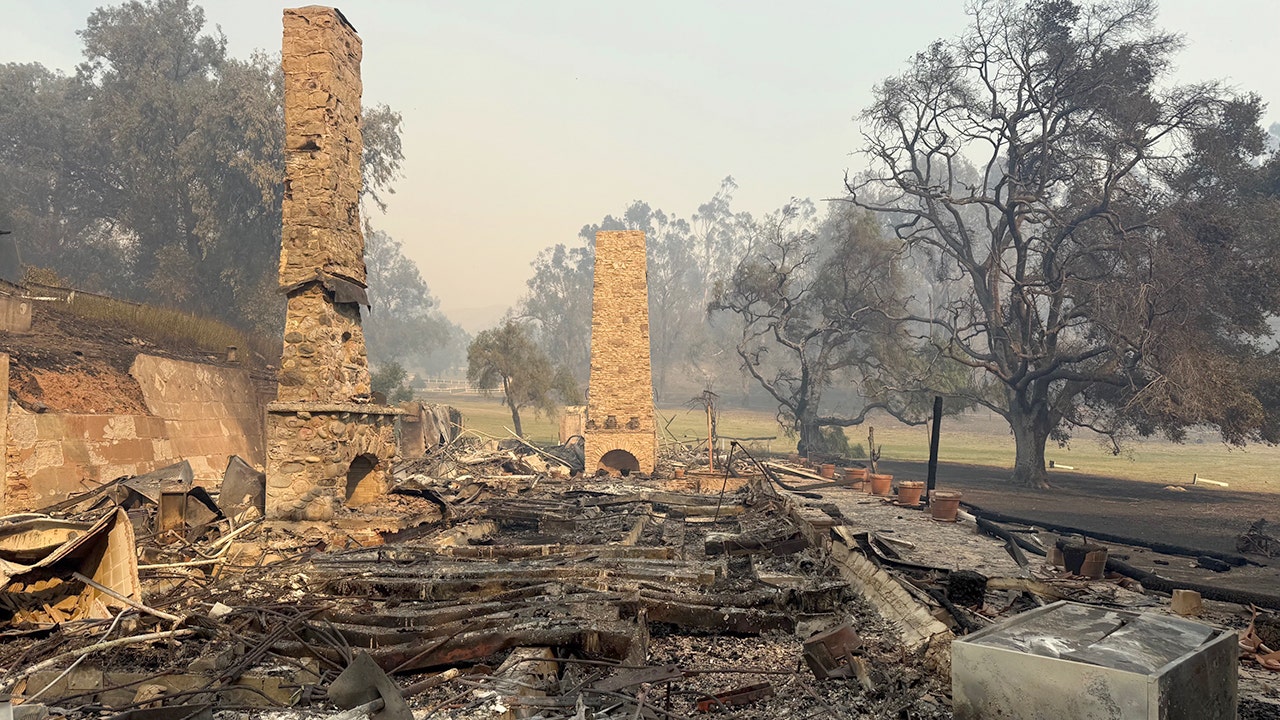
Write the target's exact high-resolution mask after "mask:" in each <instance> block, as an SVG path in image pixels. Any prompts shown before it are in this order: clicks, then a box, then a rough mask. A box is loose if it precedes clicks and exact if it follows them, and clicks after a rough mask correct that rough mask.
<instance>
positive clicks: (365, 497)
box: [347, 454, 382, 505]
mask: <svg viewBox="0 0 1280 720" xmlns="http://www.w3.org/2000/svg"><path fill="white" fill-rule="evenodd" d="M377 464H378V458H376V457H374V456H373V455H369V454H364V455H357V456H356V458H355V459H354V460H352V461H351V467H350V468H348V469H347V504H348V505H362V504H364V503H366V502H369V501H371V500H375V499H377V498H378V497H379V496H380V495H381V494H382V493H381V488H377V487H374V485H376V482H375V480H376V478H375V476H374V474H373V468H374V466H376V465H377Z"/></svg>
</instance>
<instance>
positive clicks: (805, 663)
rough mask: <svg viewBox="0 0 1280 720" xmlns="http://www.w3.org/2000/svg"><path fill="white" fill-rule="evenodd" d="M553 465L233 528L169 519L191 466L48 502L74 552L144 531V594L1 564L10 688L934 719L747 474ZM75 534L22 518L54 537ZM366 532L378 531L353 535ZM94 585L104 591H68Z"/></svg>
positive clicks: (818, 559) (137, 696)
mask: <svg viewBox="0 0 1280 720" xmlns="http://www.w3.org/2000/svg"><path fill="white" fill-rule="evenodd" d="M544 461H546V458H543V457H542V456H541V455H539V454H537V453H533V452H531V451H523V452H521V451H515V450H497V449H492V446H491V448H490V449H487V450H486V449H482V448H480V447H477V446H474V445H473V446H467V444H466V443H456V444H454V445H452V446H451V447H449V448H447V449H445V450H442V451H439V452H437V453H436V454H435V456H434V457H432V458H430V459H427V460H419V461H413V462H407V463H405V464H404V465H403V466H401V467H400V468H398V469H397V472H396V473H395V475H396V482H395V490H393V492H392V493H390V494H388V495H387V496H385V497H384V498H383V501H382V502H381V503H379V504H378V505H375V506H372V507H362V508H361V509H360V510H359V511H358V512H354V511H353V513H352V516H351V517H350V518H337V519H335V520H334V521H333V522H332V523H330V524H323V523H305V522H281V521H264V520H262V519H261V518H260V517H259V516H258V509H257V507H256V506H253V505H250V506H249V508H248V509H247V510H246V509H241V510H240V512H239V514H238V515H231V514H229V513H226V512H222V511H221V510H220V509H219V506H218V505H217V502H218V501H220V500H221V499H222V498H220V497H217V496H214V497H212V498H210V500H211V502H213V503H214V504H213V506H212V507H213V508H214V509H215V510H217V512H216V513H214V514H213V516H212V517H205V516H204V515H202V514H199V513H196V514H194V515H184V516H182V517H183V519H182V522H181V525H174V524H173V522H174V521H173V520H172V519H170V518H169V516H168V515H167V514H166V511H165V510H164V509H163V508H164V503H163V499H164V497H166V496H167V495H170V494H177V493H178V491H179V489H180V488H181V473H180V472H176V473H175V472H169V476H167V477H166V479H165V480H164V481H163V482H160V483H159V486H160V487H161V489H162V493H161V494H160V495H159V496H158V497H157V500H156V501H154V502H152V501H150V500H149V499H147V498H146V495H145V494H140V497H141V498H142V499H139V498H138V497H133V495H131V494H130V493H129V492H122V493H120V494H113V493H112V492H110V491H108V492H102V493H96V494H95V496H83V497H81V498H78V499H77V500H78V503H77V504H75V505H73V506H66V507H63V508H61V509H59V510H58V513H60V514H70V515H71V516H72V517H73V518H74V519H88V518H90V517H92V516H94V515H95V514H96V515H97V516H98V520H97V521H96V524H93V525H91V526H90V528H85V529H81V526H79V525H77V526H76V528H77V529H76V530H75V531H74V533H73V534H75V535H76V537H77V538H81V545H85V546H92V547H93V548H105V547H106V542H107V541H106V539H105V538H103V539H101V540H99V539H98V538H99V536H100V535H103V532H104V531H103V529H102V528H108V530H107V531H106V533H107V534H110V529H109V528H110V527H119V528H121V529H124V530H128V531H129V532H130V533H133V537H132V538H129V539H130V540H131V543H130V545H131V546H132V544H133V543H136V546H137V549H136V551H135V550H134V549H133V548H132V547H129V551H128V552H125V553H124V555H123V557H126V558H134V559H135V560H136V558H139V557H140V558H141V561H140V564H137V565H136V566H135V567H136V569H129V570H131V572H125V573H124V575H125V579H126V580H128V579H129V578H132V581H133V582H134V583H136V586H134V587H132V588H131V587H129V585H128V582H123V583H121V582H118V581H117V580H111V582H112V583H113V585H108V584H106V583H94V584H93V585H90V584H89V583H88V582H87V581H84V582H81V581H80V580H79V579H78V578H88V579H89V580H92V577H94V575H92V573H94V572H97V567H96V566H92V565H90V564H86V562H85V559H87V558H90V557H91V556H96V555H100V554H102V553H101V552H98V551H97V550H95V551H94V552H81V551H70V552H66V553H63V556H65V557H67V558H76V560H74V561H71V560H68V561H67V563H62V564H59V562H58V561H50V562H48V563H45V564H44V565H43V566H41V568H36V570H40V569H44V570H45V573H44V574H43V575H41V576H40V577H41V578H42V579H43V580H44V581H53V582H56V583H64V584H66V585H67V589H68V593H69V594H68V596H69V597H70V596H74V597H76V598H77V599H76V600H75V601H74V603H75V604H76V607H79V606H86V607H88V606H90V605H93V607H94V610H93V611H92V612H78V613H72V612H69V611H68V610H69V609H70V608H71V607H72V603H70V602H69V601H59V602H60V604H57V606H55V604H48V603H46V602H45V601H44V598H43V596H40V595H38V594H35V593H34V591H31V592H29V591H28V586H34V585H35V583H36V582H39V580H35V576H33V575H31V573H32V572H36V570H27V571H25V572H26V574H19V575H14V576H13V578H12V579H11V582H10V585H9V586H8V587H7V588H5V591H4V592H3V593H0V603H2V604H4V605H3V606H4V607H10V608H14V609H15V610H14V611H11V612H10V613H9V614H8V615H7V617H4V618H3V619H4V620H5V627H4V629H3V631H2V633H0V637H3V640H4V642H3V643H2V644H0V668H3V669H4V671H5V674H4V678H5V679H4V680H3V681H2V682H3V683H4V687H3V688H0V690H3V691H4V692H7V693H11V695H12V702H13V703H14V705H13V707H14V708H15V709H16V710H20V711H21V713H32V714H34V715H32V716H37V715H43V714H46V713H53V714H70V715H85V714H90V713H101V712H108V713H124V712H130V711H136V710H138V709H140V708H155V707H165V708H170V707H172V708H173V711H174V712H177V713H178V714H179V715H180V716H184V714H186V713H196V712H198V711H208V710H210V709H212V710H226V709H241V710H245V711H252V710H250V709H253V708H256V709H263V710H265V709H266V708H272V707H276V708H281V707H291V708H295V709H296V711H297V712H303V713H314V712H323V713H326V714H327V713H332V712H334V709H333V708H334V707H335V704H338V707H342V706H341V705H340V704H339V700H340V699H341V698H342V697H344V696H343V695H342V692H341V688H342V683H340V682H339V681H338V678H339V677H340V676H341V675H342V674H343V673H344V672H356V671H355V670H352V668H364V669H363V670H361V671H360V672H364V673H366V674H367V675H368V677H372V678H377V683H383V687H384V689H385V688H395V689H396V692H398V693H399V695H398V698H406V702H407V705H405V707H407V708H410V709H412V710H414V711H417V712H419V713H420V714H421V712H422V711H424V710H430V711H431V712H432V713H435V715H433V716H435V717H472V716H474V717H492V716H495V714H496V715H497V716H506V717H533V716H541V717H546V718H553V717H565V718H569V717H587V716H594V717H619V718H621V717H627V718H632V717H684V716H687V715H689V714H692V713H697V712H699V711H700V710H701V711H714V710H718V709H725V708H735V716H750V715H743V714H742V713H758V714H759V716H761V717H763V716H766V715H776V714H778V713H779V712H783V711H785V712H792V713H794V714H796V716H803V715H804V714H807V713H813V712H826V710H824V708H834V707H840V708H861V709H862V711H863V712H865V713H870V714H872V715H875V716H880V715H879V714H878V713H880V712H881V711H884V712H891V713H896V712H898V711H899V710H902V709H907V708H910V709H911V713H912V714H911V715H910V716H911V717H922V718H929V717H946V716H947V715H946V708H945V705H944V701H943V700H942V699H941V698H944V697H945V692H944V691H943V690H942V689H941V687H940V684H939V683H940V680H939V678H937V677H936V676H934V675H931V674H929V673H928V672H926V671H924V670H922V669H915V670H911V669H906V670H905V674H904V668H903V666H902V658H903V653H904V650H903V648H902V647H901V645H900V643H899V640H898V637H897V634H896V633H895V632H894V631H893V629H892V628H891V626H889V625H887V624H886V623H885V622H884V621H883V620H881V619H879V618H878V617H876V616H875V615H874V613H872V612H871V611H870V609H869V608H868V607H867V606H866V605H865V604H864V603H863V601H862V600H860V599H859V598H858V596H857V593H856V592H855V591H854V589H853V588H852V586H851V585H850V582H849V581H848V579H846V578H845V577H843V576H842V574H841V573H840V572H839V569H838V568H837V566H836V565H834V564H833V563H832V562H831V559H830V556H829V555H828V553H827V551H826V549H824V547H823V546H822V545H823V543H822V542H821V540H818V541H817V542H816V543H815V541H814V533H813V529H812V527H807V526H806V523H805V522H804V521H803V520H801V519H800V518H799V517H798V516H797V513H796V512H795V509H794V508H793V507H792V505H791V503H790V501H788V500H787V499H785V498H783V497H780V496H778V495H777V494H776V493H774V492H772V491H771V490H770V488H769V487H768V485H767V484H766V483H761V482H759V478H757V481H756V482H754V483H748V484H746V485H744V486H742V487H741V488H740V489H738V490H735V491H726V492H724V493H723V494H721V493H718V492H716V493H709V494H705V495H704V494H698V493H692V492H686V491H681V490H678V489H671V488H673V487H680V484H679V483H676V484H668V483H665V482H663V481H654V480H648V479H644V478H634V479H626V478H607V477H605V478H584V477H582V476H581V475H578V476H575V477H573V478H567V477H553V475H552V473H550V472H548V471H547V470H546V469H543V466H542V465H541V463H542V462H544ZM535 467H537V468H539V469H535ZM166 472H168V471H166ZM555 474H556V475H560V474H561V473H558V472H557V473H555ZM135 480H137V479H131V480H122V481H120V482H119V483H118V484H117V487H121V488H132V487H135V486H139V485H140V483H138V482H135ZM740 480H741V479H740ZM142 485H145V483H142ZM725 485H726V486H727V482H726V483H725ZM718 489H719V488H717V490H718ZM131 492H136V491H131ZM119 496H123V497H125V498H132V501H131V502H126V503H118V502H117V500H116V499H115V498H117V497H119ZM182 496H183V497H184V498H186V499H187V502H192V501H191V499H190V498H191V497H192V496H193V493H191V492H190V491H187V492H185V493H183V494H182ZM198 504H199V507H201V508H206V506H205V505H204V504H203V502H199V503H198ZM206 509H207V508H206ZM211 512H212V511H211ZM815 512H816V511H814V510H813V509H809V510H808V511H807V513H808V514H809V515H811V516H812V515H813V514H814V513H815ZM384 513H392V514H395V515H397V516H401V517H409V518H413V523H410V524H405V523H401V524H400V525H398V526H395V525H394V524H392V523H387V522H385V515H384ZM74 519H73V520H57V519H53V518H38V519H34V520H35V521H38V522H41V523H45V526H42V527H44V529H45V531H46V532H53V530H51V529H50V528H53V527H54V526H55V525H58V524H69V523H74ZM15 520H16V519H15ZM827 520H828V521H830V522H834V520H833V519H831V518H829V517H827ZM32 521H33V519H27V520H18V521H17V522H14V523H10V524H9V525H6V526H5V527H6V528H16V527H19V526H21V524H22V523H24V522H27V523H29V522H32ZM361 524H364V525H368V526H375V527H387V529H385V530H380V531H379V532H377V533H376V534H374V535H370V534H369V533H368V532H365V533H364V534H360V533H358V532H352V531H351V529H352V528H355V527H356V526H358V525H361ZM162 526H166V527H165V529H163V530H162V529H161V527H162ZM21 533H26V534H27V535H30V534H31V533H30V532H29V531H27V530H23V531H15V532H11V533H9V534H8V535H7V537H12V536H14V535H17V534H21ZM66 535H67V532H65V531H64V532H63V534H62V535H59V536H57V537H63V536H66ZM50 537H53V536H50ZM356 539H360V540H362V542H360V543H357V542H355V540H356ZM46 544H49V542H46ZM0 547H9V546H6V545H0ZM0 552H8V551H5V550H0ZM5 557H6V560H7V559H8V558H9V557H14V555H12V554H6V555H5ZM68 563H69V564H68ZM126 566H127V563H126ZM6 567H9V566H7V565H6ZM33 581H34V582H33ZM19 583H20V584H21V586H19ZM75 583H79V584H75ZM97 584H101V585H102V586H103V587H104V588H106V590H103V591H101V592H99V593H98V594H97V595H96V596H95V599H93V600H90V601H86V600H84V599H82V598H81V597H80V594H81V593H82V592H83V590H84V588H86V587H89V588H92V587H93V586H94V585H97ZM19 590H20V591H19ZM94 603H96V605H95V604H94ZM46 605H47V606H48V607H47V609H46V607H45V606H46ZM42 613H43V614H42ZM815 638H817V639H816V640H815ZM806 639H809V640H810V641H809V642H807V643H806V642H805V641H806ZM348 680H349V678H348ZM366 680H367V678H366ZM362 682H364V681H362ZM370 683H372V684H377V683H374V682H373V680H369V681H368V682H367V683H365V684H366V685H368V684H370ZM387 683H389V684H387ZM335 685H336V686H337V688H338V690H336V691H335ZM385 694H386V693H384V695H385ZM370 700H371V698H366V699H365V701H364V702H368V701H370ZM378 702H382V703H384V704H386V699H385V698H384V699H379V700H378ZM397 702H399V700H398V699H397ZM388 707H389V705H388ZM592 714H593V715H592ZM23 716H24V717H25V716H26V715H23ZM406 717H407V716H406Z"/></svg>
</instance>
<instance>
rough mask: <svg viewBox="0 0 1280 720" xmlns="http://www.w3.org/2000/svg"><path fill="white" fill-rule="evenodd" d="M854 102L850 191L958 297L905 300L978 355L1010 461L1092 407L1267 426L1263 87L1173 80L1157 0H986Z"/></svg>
mask: <svg viewBox="0 0 1280 720" xmlns="http://www.w3.org/2000/svg"><path fill="white" fill-rule="evenodd" d="M970 16H971V23H970V26H969V28H968V29H967V31H966V32H965V33H964V34H962V35H960V36H959V37H957V38H954V39H951V40H945V41H939V42H937V43H934V44H933V45H931V46H930V47H929V48H928V49H927V50H925V51H924V52H922V53H920V54H918V55H916V56H915V58H914V59H913V60H912V62H911V63H910V65H909V67H908V68H907V70H906V71H905V72H903V73H902V74H901V75H898V76H895V77H891V78H889V79H887V80H885V81H884V82H883V83H881V84H880V85H879V86H878V87H877V88H876V90H875V102H874V103H873V104H872V105H871V106H870V107H869V108H868V109H867V110H866V111H865V112H864V113H863V115H862V120H863V121H864V123H865V128H866V129H865V131H864V134H865V138H866V156H867V158H868V160H869V164H870V169H869V170H868V171H867V172H866V173H865V174H862V175H859V176H857V177H852V178H850V179H849V180H848V181H847V186H848V190H849V192H850V195H849V199H850V200H851V201H852V202H854V203H856V204H857V205H859V206H861V207H864V208H867V209H870V210H873V211H875V212H878V213H882V214H883V216H884V217H885V218H887V219H888V220H889V221H891V222H892V224H893V226H894V227H895V229H896V232H897V235H898V236H899V237H900V238H901V239H903V240H904V241H906V242H907V243H908V245H909V246H912V247H914V248H918V249H925V250H927V251H928V252H929V254H930V255H931V256H932V258H933V261H934V263H935V271H936V273H937V278H938V282H939V284H940V285H942V286H945V287H946V288H947V292H945V293H941V294H942V295H944V296H946V297H947V298H948V300H947V301H946V302H945V303H943V304H941V306H934V308H933V311H931V312H926V313H917V314H915V315H914V316H912V318H911V319H913V320H915V321H918V322H920V323H923V324H925V325H927V326H929V328H930V330H931V332H930V333H929V335H930V336H931V337H932V338H933V340H934V342H935V343H936V344H937V346H938V348H939V349H940V350H942V351H943V352H945V353H946V354H948V355H949V356H951V357H952V358H954V359H955V360H958V361H959V362H962V363H965V364H967V365H968V366H970V367H971V368H973V370H974V377H975V382H974V383H973V384H972V386H971V387H970V388H969V389H968V390H967V391H966V392H963V393H960V394H963V395H964V396H965V397H966V398H967V399H968V400H970V401H973V402H977V403H980V404H982V405H984V406H986V407H988V408H990V409H991V410H993V411H995V412H996V413H998V414H1000V415H1002V416H1003V417H1004V418H1005V419H1006V420H1007V421H1008V422H1009V425H1010V427H1011V428H1012V431H1013V436H1014V438H1015V441H1016V445H1017V457H1016V461H1015V467H1014V479H1015V481H1017V482H1019V483H1022V484H1026V485H1032V486H1044V485H1046V472H1045V466H1044V450H1045V444H1046V441H1047V440H1048V439H1049V438H1050V437H1056V438H1057V439H1059V440H1064V439H1065V438H1066V437H1068V436H1069V435H1070V433H1071V432H1072V430H1073V429H1077V428H1090V429H1093V430H1097V431H1099V432H1102V433H1104V434H1106V435H1108V436H1110V437H1112V438H1115V439H1118V438H1121V437H1123V436H1125V435H1129V434H1133V433H1137V434H1151V433H1154V432H1164V433H1166V434H1167V435H1169V436H1170V437H1172V438H1174V439H1178V438H1180V437H1181V434H1182V433H1183V432H1184V431H1185V429H1186V428H1187V427H1189V426H1192V425H1197V424H1209V425H1213V426H1216V427H1218V428H1220V429H1221V431H1222V434H1223V436H1224V438H1225V439H1227V440H1228V441H1232V442H1243V441H1246V440H1253V439H1259V440H1272V441H1274V440H1275V439H1276V438H1277V436H1276V432H1275V428H1276V424H1275V419H1274V418H1275V415H1274V412H1275V402H1274V400H1275V390H1274V388H1275V387H1276V385H1275V383H1274V378H1275V377H1276V374H1275V367H1276V357H1275V354H1274V352H1270V353H1269V352H1268V350H1267V347H1266V344H1265V340H1264V338H1265V336H1266V335H1267V333H1268V328H1267V323H1266V319H1267V318H1268V316H1272V315H1274V314H1275V313H1276V311H1277V310H1280V294H1278V293H1277V292H1276V283H1275V281H1274V279H1273V278H1274V277H1275V272H1276V270H1277V267H1276V256H1277V255H1278V254H1280V253H1277V252H1276V249H1277V248H1276V242H1275V240H1274V238H1275V235H1274V232H1273V231H1272V230H1271V228H1272V227H1274V224H1273V223H1272V222H1271V221H1272V219H1273V218H1274V217H1275V201H1274V199H1273V197H1268V196H1267V195H1266V193H1265V188H1264V187H1263V185H1262V184H1260V183H1259V182H1258V180H1257V174H1258V172H1259V171H1258V168H1257V167H1256V165H1255V164H1252V163H1251V162H1250V161H1251V160H1252V159H1253V158H1255V157H1256V156H1257V155H1258V154H1259V153H1261V152H1262V150H1263V143H1262V140H1263V135H1262V132H1261V130H1260V128H1259V127H1258V118H1259V114H1260V104H1259V102H1258V100H1257V99H1256V98H1254V97H1241V96H1238V95H1236V94H1233V93H1232V92H1230V91H1228V90H1227V89H1225V88H1223V87H1221V86H1219V85H1217V84H1213V83H1206V84H1197V85H1176V84H1172V83H1170V82H1169V77H1168V75H1169V69H1170V67H1171V63H1172V61H1173V58H1174V56H1175V54H1176V52H1177V51H1178V49H1179V48H1180V46H1181V41H1180V38H1178V37H1177V36H1174V35H1171V34H1168V33H1165V32H1162V31H1161V30H1160V29H1158V27H1157V26H1156V7H1155V4H1154V3H1153V2H1151V1H1150V0H1106V1H1104V2H1099V3H1090V4H1084V3H1076V2H1072V1H1070V0H1030V1H1024V0H984V1H983V2H978V3H976V4H974V5H973V6H972V7H971V10H970Z"/></svg>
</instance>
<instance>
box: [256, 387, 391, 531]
mask: <svg viewBox="0 0 1280 720" xmlns="http://www.w3.org/2000/svg"><path fill="white" fill-rule="evenodd" d="M400 413H401V411H400V410H397V409H393V408H383V409H381V410H379V409H377V408H371V407H370V406H368V405H357V404H339V405H321V404H318V403H272V404H271V405H269V406H268V407H267V433H268V434H267V517H271V518H275V519H280V520H329V519H332V518H333V517H334V515H335V514H336V513H337V511H338V510H339V509H341V508H343V507H359V506H360V505H363V504H365V503H366V502H369V501H371V500H374V499H376V498H379V497H381V496H382V495H384V494H385V493H386V491H387V476H388V472H389V471H390V463H391V460H392V459H393V458H394V457H395V455H396V449H397V442H398V440H397V437H396V424H397V423H396V421H397V419H398V418H399V415H400Z"/></svg>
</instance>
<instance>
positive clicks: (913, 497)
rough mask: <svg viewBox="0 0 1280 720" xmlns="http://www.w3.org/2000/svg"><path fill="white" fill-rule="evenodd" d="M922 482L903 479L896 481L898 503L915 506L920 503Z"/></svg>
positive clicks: (922, 489) (922, 490) (922, 488)
mask: <svg viewBox="0 0 1280 720" xmlns="http://www.w3.org/2000/svg"><path fill="white" fill-rule="evenodd" d="M923 493H924V483H923V482H921V481H919V480H903V481H902V482H900V483H898V504H899V505H908V506H910V507H915V506H916V505H919V504H920V496H921V495H922V494H923Z"/></svg>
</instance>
